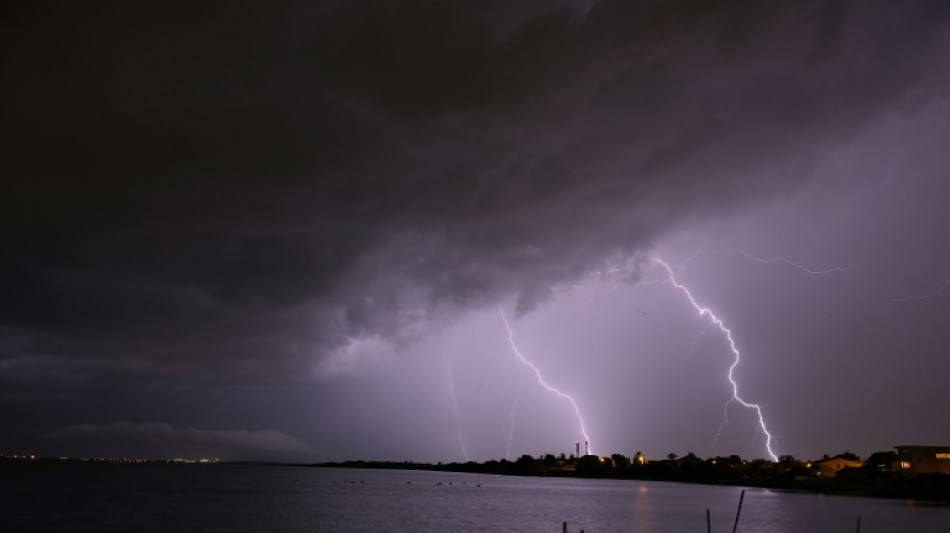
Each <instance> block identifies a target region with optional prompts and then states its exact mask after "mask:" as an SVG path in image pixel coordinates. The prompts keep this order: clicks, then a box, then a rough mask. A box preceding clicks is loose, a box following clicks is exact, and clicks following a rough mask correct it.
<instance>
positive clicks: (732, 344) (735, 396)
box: [654, 258, 778, 462]
mask: <svg viewBox="0 0 950 533" xmlns="http://www.w3.org/2000/svg"><path fill="white" fill-rule="evenodd" d="M654 261H656V262H657V263H658V264H660V265H661V266H662V267H663V268H664V269H666V273H667V274H668V275H669V279H670V283H672V284H673V286H674V287H676V288H677V289H679V290H680V291H682V293H683V294H685V295H686V298H687V299H688V300H689V303H690V304H692V306H693V308H694V309H696V312H697V313H699V314H700V315H701V316H703V315H705V316H707V317H709V320H711V321H712V323H713V324H715V325H716V327H717V328H719V331H721V332H722V333H723V335H725V337H726V340H727V341H729V349H730V350H732V354H733V356H734V358H733V361H732V364H731V365H730V366H729V374H728V378H729V383H731V384H732V398H730V399H729V401H728V402H726V406H727V408H728V405H729V403H730V402H733V401H735V402H739V403H740V404H742V406H743V407H747V408H749V409H754V410H755V412H756V414H757V415H758V417H759V428H760V429H761V430H762V433H763V434H765V448H766V450H768V452H769V456H771V457H772V460H773V461H776V462H778V455H776V454H775V452H774V451H772V440H773V437H772V434H771V433H769V430H768V429H767V428H766V427H765V418H764V417H763V416H762V407H760V406H759V405H758V404H755V403H751V402H747V401H745V400H743V399H742V397H741V396H739V384H738V383H736V380H735V377H734V376H733V374H734V372H735V369H736V367H737V366H739V361H740V359H741V355H740V353H739V348H737V347H736V341H735V340H734V339H733V338H732V331H730V330H729V328H727V327H726V325H725V324H723V322H722V320H720V319H719V317H717V316H716V314H715V313H713V312H712V310H710V309H709V308H708V307H703V306H702V305H700V304H699V303H697V302H696V299H695V298H693V294H692V293H691V292H690V291H689V289H688V288H686V286H685V285H682V284H681V283H680V282H678V281H676V276H675V275H673V269H672V268H670V265H668V264H667V263H666V262H665V261H663V260H662V259H660V258H654ZM721 430H722V426H721V425H720V431H721Z"/></svg>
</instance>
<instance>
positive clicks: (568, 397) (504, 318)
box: [498, 309, 593, 453]
mask: <svg viewBox="0 0 950 533" xmlns="http://www.w3.org/2000/svg"><path fill="white" fill-rule="evenodd" d="M498 313H499V314H501V321H502V322H504V323H505V329H506V330H507V331H508V344H510V345H511V351H512V352H513V353H514V354H515V356H516V357H517V358H518V360H519V361H521V364H523V365H524V366H526V367H528V368H530V369H531V371H532V372H534V376H535V377H536V378H537V380H538V383H539V384H541V386H542V387H544V388H545V389H546V390H547V391H548V392H550V393H553V394H555V395H557V396H560V397H561V398H564V399H565V400H567V401H569V402H570V403H571V407H573V408H574V414H576V415H577V420H578V422H580V425H581V434H582V435H584V440H585V441H587V442H588V443H589V442H590V436H588V435H587V428H586V427H585V425H584V417H582V416H581V410H580V408H579V407H578V406H577V402H576V401H574V398H573V397H572V396H571V395H570V394H567V393H564V392H561V391H560V390H558V389H557V388H555V387H552V386H551V385H548V383H547V382H546V381H544V378H543V377H541V371H540V370H539V369H538V367H536V366H534V365H533V364H532V363H531V362H530V361H528V360H527V359H525V356H524V355H522V354H521V350H519V349H518V345H517V344H515V334H514V332H513V331H512V330H511V324H509V323H508V317H507V316H505V311H504V310H503V309H498ZM589 453H593V452H589Z"/></svg>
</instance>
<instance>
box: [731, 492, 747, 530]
mask: <svg viewBox="0 0 950 533" xmlns="http://www.w3.org/2000/svg"><path fill="white" fill-rule="evenodd" d="M744 499H745V489H742V494H741V495H740V496H739V508H738V509H736V521H735V523H734V524H732V533H736V528H737V527H739V513H741V512H742V500H744Z"/></svg>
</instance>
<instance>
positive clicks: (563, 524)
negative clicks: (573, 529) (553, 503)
mask: <svg viewBox="0 0 950 533" xmlns="http://www.w3.org/2000/svg"><path fill="white" fill-rule="evenodd" d="M561 533H567V522H561Z"/></svg>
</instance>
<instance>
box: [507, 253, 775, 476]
mask: <svg viewBox="0 0 950 533" xmlns="http://www.w3.org/2000/svg"><path fill="white" fill-rule="evenodd" d="M654 260H655V261H656V262H657V263H658V264H659V265H661V266H662V267H663V268H664V269H665V270H666V273H667V274H668V275H669V281H670V283H672V284H673V286H674V287H676V288H677V289H679V290H680V291H681V292H682V293H683V294H685V295H686V298H687V299H688V300H689V303H690V304H692V306H693V308H694V309H696V312H697V313H699V314H700V315H701V316H707V317H709V319H710V321H712V323H713V324H715V325H716V327H718V328H719V331H721V332H722V333H723V335H725V337H726V340H727V341H728V342H729V348H730V349H731V350H732V354H733V356H734V358H733V361H732V365H730V366H729V373H728V378H729V383H731V384H732V398H730V399H729V401H728V402H726V408H727V409H728V406H729V403H731V402H733V401H735V402H738V403H740V404H741V405H742V406H743V407H747V408H749V409H754V410H755V412H756V414H757V415H758V418H759V428H760V429H761V430H762V433H763V434H765V437H766V440H765V448H766V450H768V453H769V456H771V457H772V460H773V461H778V455H776V454H775V452H774V451H773V450H772V441H773V437H772V434H771V433H769V430H768V429H767V428H766V426H765V418H764V417H763V415H762V407H760V406H759V405H758V404H755V403H751V402H748V401H746V400H744V399H742V397H741V396H739V384H738V383H736V380H735V377H734V373H735V369H736V367H737V366H739V361H740V360H741V354H740V353H739V349H738V348H737V347H736V341H735V340H734V339H733V338H732V331H731V330H729V328H727V327H726V326H725V324H724V323H723V322H722V320H720V319H719V317H717V316H716V315H715V313H713V312H712V310H710V309H709V308H708V307H703V306H702V305H700V304H699V303H697V302H696V299H695V298H693V294H692V293H691V292H690V291H689V289H688V288H687V287H686V286H685V285H682V284H681V283H680V282H678V281H677V280H676V276H675V275H674V274H673V269H672V268H670V265H669V264H667V263H666V262H665V261H663V260H662V259H660V258H655V259H654ZM509 331H510V330H509ZM727 423H728V419H726V420H724V421H723V424H721V425H720V426H719V430H720V432H721V431H722V426H723V425H725V424H727Z"/></svg>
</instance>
